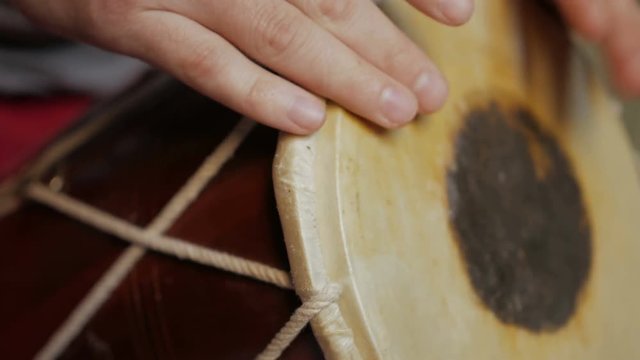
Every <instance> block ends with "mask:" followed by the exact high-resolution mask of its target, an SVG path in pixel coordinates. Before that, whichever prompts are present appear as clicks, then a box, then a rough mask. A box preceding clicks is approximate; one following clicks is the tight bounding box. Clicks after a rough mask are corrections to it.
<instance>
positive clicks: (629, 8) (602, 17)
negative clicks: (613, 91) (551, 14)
mask: <svg viewBox="0 0 640 360" xmlns="http://www.w3.org/2000/svg"><path fill="white" fill-rule="evenodd" d="M556 2H557V3H558V6H559V7H560V9H561V10H562V12H563V14H564V16H565V18H566V19H567V21H568V22H569V23H570V24H571V25H572V26H573V27H574V28H575V29H576V30H577V31H578V32H579V33H580V34H582V35H583V36H584V37H586V38H588V39H590V40H592V41H594V42H596V43H598V44H599V45H600V47H601V49H602V51H603V52H604V54H605V56H606V58H607V60H608V64H609V72H610V73H611V75H612V78H613V81H614V84H615V85H616V88H617V89H618V91H619V92H620V93H621V94H622V95H626V96H628V97H638V96H640V7H639V6H638V3H637V2H636V0H556Z"/></svg>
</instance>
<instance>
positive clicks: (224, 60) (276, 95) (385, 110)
mask: <svg viewBox="0 0 640 360" xmlns="http://www.w3.org/2000/svg"><path fill="white" fill-rule="evenodd" d="M16 1H17V3H18V6H19V7H20V8H21V9H22V10H23V12H24V13H26V14H27V15H28V16H30V17H31V18H32V19H34V20H35V21H36V22H38V23H40V24H41V25H43V26H44V27H46V28H49V29H50V30H53V31H54V32H57V33H59V34H62V35H66V36H69V37H73V38H76V39H79V40H83V41H87V42H90V43H93V44H96V45H98V46H102V47H105V48H108V49H110V50H114V51H118V52H122V53H125V54H128V55H132V56H135V57H139V58H142V59H144V60H146V61H148V62H150V63H152V64H155V65H156V66H159V67H161V68H163V69H165V70H167V71H168V72H170V73H172V74H173V75H175V76H177V77H178V78H180V79H181V80H182V81H184V82H185V83H187V84H189V85H191V86H192V87H194V88H195V89H197V90H199V91H200V92H202V93H204V94H205V95H208V96H210V97H211V98H213V99H216V100H218V101H220V102H221V103H223V104H225V105H227V106H229V107H230V108H232V109H235V110H236V111H238V112H240V113H243V114H245V115H247V116H249V117H251V118H253V119H255V120H257V121H259V122H262V123H264V124H266V125H269V126H272V127H275V128H278V129H282V130H285V131H288V132H292V133H297V134H307V133H310V132H312V131H314V130H316V129H318V128H319V127H320V126H321V125H322V122H323V120H324V114H325V104H324V100H322V99H321V98H320V97H324V98H327V99H331V100H333V101H335V102H337V103H339V104H341V105H343V106H344V107H346V108H347V109H349V110H351V111H353V112H354V113H356V114H359V115H361V116H362V117H364V118H366V119H369V120H371V121H373V122H375V123H376V124H379V125H381V126H383V127H387V128H393V127H398V126H400V125H402V124H405V123H407V122H408V121H410V120H412V119H413V118H414V117H415V115H416V113H417V112H418V111H420V112H424V113H429V112H433V111H435V110H437V109H438V108H439V107H441V106H442V104H443V103H444V101H445V98H446V97H447V85H446V82H445V80H444V78H443V77H442V75H441V74H440V73H439V71H438V70H437V68H436V67H435V66H434V64H433V63H432V62H431V61H430V60H429V59H428V58H427V57H426V56H425V55H424V53H423V52H422V51H421V50H420V49H419V48H418V47H417V46H416V45H414V44H413V43H412V42H411V41H410V40H409V39H408V38H407V37H406V36H405V35H404V34H403V33H402V32H400V31H399V30H398V29H397V28H396V27H395V26H394V25H393V24H392V23H391V21H390V20H389V19H388V18H387V17H386V16H385V15H384V14H383V13H382V12H381V11H380V10H379V9H378V8H377V7H376V6H375V4H374V3H373V2H372V1H371V0H56V1H41V0H16ZM410 2H411V3H412V4H413V5H414V6H416V7H417V8H419V9H420V10H422V11H423V12H425V13H426V14H428V15H429V16H431V17H433V18H434V19H436V20H438V21H440V22H442V23H444V24H449V25H458V24H462V23H464V22H465V21H466V20H467V19H469V17H470V16H471V13H472V11H473V0H446V1H439V0H410ZM261 65H262V66H264V67H266V69H265V68H263V67H261ZM267 69H270V70H271V71H269V70H267ZM313 94H317V95H318V96H320V97H318V96H317V95H313Z"/></svg>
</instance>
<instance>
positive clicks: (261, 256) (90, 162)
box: [0, 0, 640, 359]
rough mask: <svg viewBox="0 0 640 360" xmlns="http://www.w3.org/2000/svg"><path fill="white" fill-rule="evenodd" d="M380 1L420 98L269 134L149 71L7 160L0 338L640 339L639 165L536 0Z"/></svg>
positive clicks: (449, 355)
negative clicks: (447, 13) (472, 3)
mask: <svg viewBox="0 0 640 360" xmlns="http://www.w3.org/2000/svg"><path fill="white" fill-rule="evenodd" d="M385 10H386V11H387V12H388V14H389V15H390V16H391V17H392V18H393V19H394V20H395V21H396V22H397V23H398V24H399V25H400V26H401V27H403V29H404V30H405V31H406V32H407V33H408V34H409V35H410V36H411V37H413V38H414V40H415V41H416V42H417V43H419V44H420V45H421V46H423V47H424V48H425V50H426V51H427V52H428V53H429V54H430V56H431V57H432V58H433V59H434V60H435V62H436V63H438V64H439V66H440V67H441V68H442V69H443V71H444V73H445V74H446V76H447V78H448V79H449V80H450V83H451V98H450V101H449V102H448V104H447V105H446V107H445V108H444V109H443V110H442V111H441V112H439V113H438V114H436V115H433V116H429V117H424V118H421V119H418V120H416V122H415V123H413V124H411V125H409V126H407V127H404V128H402V129H400V130H395V131H383V130H381V129H378V128H375V127H373V126H371V125H369V124H368V123H367V122H365V121H363V120H361V119H357V118H356V117H354V116H353V115H351V114H349V113H347V112H345V111H344V110H342V109H340V108H339V107H336V106H333V105H332V106H330V109H329V112H328V115H327V116H328V119H327V122H326V125H325V126H324V127H323V128H322V129H321V130H320V131H319V132H317V133H316V134H314V135H312V136H308V137H299V136H291V135H284V134H282V135H280V137H279V138H278V134H277V133H276V132H275V131H273V130H270V129H267V128H264V127H259V126H255V124H253V123H252V122H250V121H249V120H246V119H241V117H240V116H239V115H237V114H235V113H233V112H231V111H229V110H227V109H225V108H223V107H221V106H219V105H217V104H215V103H213V102H212V101H210V100H208V99H206V98H204V97H202V96H200V95H197V94H195V93H193V92H192V91H190V90H188V89H186V88H184V87H183V86H181V85H179V84H177V83H175V82H173V81H171V80H166V79H163V78H158V79H154V80H151V81H149V82H148V83H147V84H144V85H142V86H141V87H139V88H137V89H134V90H132V91H131V92H129V93H127V94H124V95H123V96H122V97H120V98H119V99H117V100H116V101H114V102H113V103H111V104H108V105H106V106H102V107H100V108H98V109H96V110H95V111H94V112H92V113H91V114H89V115H88V116H87V118H86V119H84V120H82V121H81V122H80V123H79V124H78V125H77V126H76V127H75V128H74V129H70V130H69V131H68V132H67V133H66V134H64V135H63V136H61V137H60V138H59V139H57V141H55V142H54V143H53V144H51V146H50V147H49V148H48V149H47V150H46V151H44V152H43V153H42V155H41V157H40V158H39V159H37V160H35V161H34V162H33V163H32V164H31V165H30V166H28V167H26V168H25V169H24V170H23V171H22V172H21V173H20V174H18V175H17V176H15V177H14V178H12V179H10V180H9V181H6V182H5V183H4V184H3V185H2V187H1V188H0V189H1V190H0V204H2V205H1V206H0V209H2V210H1V211H2V214H3V215H2V218H0V239H1V244H2V250H3V251H2V252H1V253H0V254H1V255H0V274H1V276H0V285H1V286H2V287H1V288H2V296H0V353H2V354H3V358H10V359H22V358H33V357H36V358H39V359H52V358H68V359H89V358H95V359H126V358H154V357H155V358H179V359H200V358H214V359H250V358H254V357H256V356H258V355H259V354H260V358H262V359H268V358H276V357H279V356H281V357H282V358H288V359H321V358H323V357H324V358H329V359H604V358H611V359H637V358H640V344H639V343H638V341H636V337H637V334H638V332H639V331H640V310H639V309H638V308H637V304H639V303H640V291H639V290H638V288H637V286H636V285H635V284H636V283H637V281H634V280H633V278H634V275H635V273H637V272H638V271H639V270H640V261H639V260H640V241H638V234H639V233H640V224H639V222H638V221H637V217H638V214H640V179H639V176H638V173H636V172H635V171H636V170H635V167H634V158H633V156H634V155H633V152H632V150H631V147H630V145H629V142H628V141H627V139H626V137H625V134H624V131H623V129H622V125H621V123H620V122H619V119H618V111H617V106H616V104H615V102H613V101H612V100H611V98H610V96H608V94H607V93H606V91H605V90H604V87H603V86H602V85H601V82H600V81H599V80H598V79H597V77H596V76H595V75H594V73H593V71H592V68H591V67H590V66H589V64H588V62H586V61H585V60H584V57H583V56H582V55H581V53H580V51H579V50H578V49H577V48H576V47H574V46H573V45H572V42H571V41H570V40H569V38H568V36H567V33H566V31H565V29H564V28H563V27H562V25H561V23H560V22H559V18H558V17H557V15H556V14H555V12H554V11H553V9H552V8H551V7H549V6H547V5H546V3H541V2H536V1H529V2H527V1H509V0H500V1H493V2H488V1H487V2H483V3H479V4H477V12H476V15H475V16H474V18H473V20H472V21H471V22H470V23H469V24H468V25H465V26H463V27H461V28H455V29H451V28H445V27H442V26H438V25H436V24H435V23H434V22H432V21H430V20H428V19H426V18H424V17H423V16H420V15H419V14H418V13H417V12H416V11H414V10H412V9H411V8H410V7H409V6H408V5H406V4H405V3H404V2H402V1H399V0H398V1H389V2H387V3H386V5H385ZM272 164H273V168H272ZM274 190H275V191H274ZM283 239H284V241H283ZM289 272H290V274H291V276H289V274H288V273H289ZM274 285H275V286H274ZM291 289H293V290H295V292H294V291H291ZM296 294H297V296H296ZM309 321H310V322H311V329H312V331H313V333H312V332H311V329H309V327H305V325H306V324H307V323H308V322H309ZM301 329H303V330H302V332H301V333H300V334H298V332H299V331H300V330H301Z"/></svg>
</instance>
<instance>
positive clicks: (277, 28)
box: [253, 6, 302, 57]
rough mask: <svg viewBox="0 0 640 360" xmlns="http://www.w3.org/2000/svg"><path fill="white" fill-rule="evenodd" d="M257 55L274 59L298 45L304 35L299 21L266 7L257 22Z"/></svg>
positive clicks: (255, 45)
mask: <svg viewBox="0 0 640 360" xmlns="http://www.w3.org/2000/svg"><path fill="white" fill-rule="evenodd" d="M255 26H256V34H258V36H256V37H255V39H256V41H254V45H253V46H254V48H255V51H256V53H258V54H261V55H263V56H268V57H274V56H278V55H281V54H283V53H286V52H287V51H289V50H290V49H292V48H293V47H295V46H296V45H297V42H298V41H299V38H300V36H301V34H302V28H301V26H300V24H299V21H298V20H297V19H296V18H295V17H294V16H291V15H289V14H285V13H284V12H281V11H278V10H276V9H275V8H273V7H267V6H265V9H263V10H261V11H260V12H259V14H258V15H257V19H256V22H255Z"/></svg>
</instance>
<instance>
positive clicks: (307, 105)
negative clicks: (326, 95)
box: [287, 96, 326, 130]
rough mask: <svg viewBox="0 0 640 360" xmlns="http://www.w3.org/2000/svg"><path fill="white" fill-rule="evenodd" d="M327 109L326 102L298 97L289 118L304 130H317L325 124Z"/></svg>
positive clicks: (290, 110)
mask: <svg viewBox="0 0 640 360" xmlns="http://www.w3.org/2000/svg"><path fill="white" fill-rule="evenodd" d="M325 108H326V107H325V104H324V102H322V101H320V100H318V99H315V98H309V97H306V96H298V97H297V98H296V99H295V101H294V102H293V104H292V105H291V108H290V109H289V112H288V114H287V116H289V119H290V120H291V121H293V122H294V123H295V124H296V125H298V126H300V127H301V128H303V129H306V130H317V129H318V128H319V127H320V126H321V125H322V123H323V122H324V115H325Z"/></svg>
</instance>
